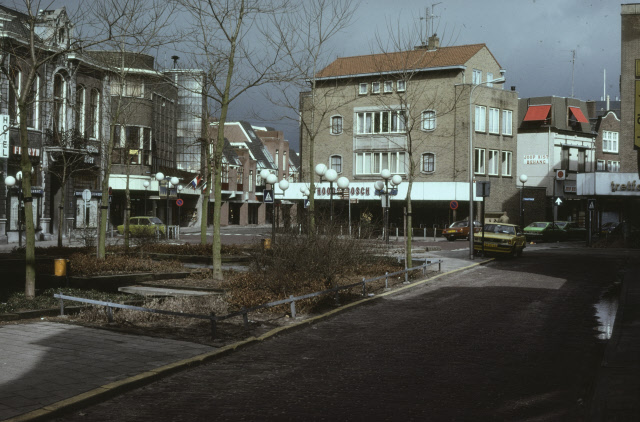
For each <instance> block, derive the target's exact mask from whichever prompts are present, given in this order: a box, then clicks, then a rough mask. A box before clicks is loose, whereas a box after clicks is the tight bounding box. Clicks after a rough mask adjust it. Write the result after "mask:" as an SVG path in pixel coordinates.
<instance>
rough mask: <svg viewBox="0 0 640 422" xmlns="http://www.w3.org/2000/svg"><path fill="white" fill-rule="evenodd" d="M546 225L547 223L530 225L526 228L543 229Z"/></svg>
mask: <svg viewBox="0 0 640 422" xmlns="http://www.w3.org/2000/svg"><path fill="white" fill-rule="evenodd" d="M548 225H549V223H531V224H529V225H528V226H527V227H530V228H536V229H544V228H545V227H547V226H548Z"/></svg>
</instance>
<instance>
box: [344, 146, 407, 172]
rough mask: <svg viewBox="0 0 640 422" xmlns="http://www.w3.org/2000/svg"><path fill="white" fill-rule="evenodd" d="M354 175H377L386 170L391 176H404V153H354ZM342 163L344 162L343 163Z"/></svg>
mask: <svg viewBox="0 0 640 422" xmlns="http://www.w3.org/2000/svg"><path fill="white" fill-rule="evenodd" d="M354 155H355V162H356V168H355V174H356V175H358V176H359V175H379V174H380V171H381V170H383V169H385V168H387V169H388V170H389V171H390V172H391V174H400V175H404V174H406V163H405V158H406V153H405V152H404V151H376V152H356V153H354ZM343 163H344V161H343Z"/></svg>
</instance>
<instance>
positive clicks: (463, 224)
mask: <svg viewBox="0 0 640 422" xmlns="http://www.w3.org/2000/svg"><path fill="white" fill-rule="evenodd" d="M467 226H468V224H467V222H466V221H456V222H454V223H453V224H451V225H450V226H449V228H452V229H454V228H458V227H467Z"/></svg>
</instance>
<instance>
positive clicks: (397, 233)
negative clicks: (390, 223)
mask: <svg viewBox="0 0 640 422" xmlns="http://www.w3.org/2000/svg"><path fill="white" fill-rule="evenodd" d="M399 232H400V229H399V228H398V227H396V242H397V241H398V236H399Z"/></svg>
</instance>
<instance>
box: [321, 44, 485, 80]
mask: <svg viewBox="0 0 640 422" xmlns="http://www.w3.org/2000/svg"><path fill="white" fill-rule="evenodd" d="M486 47H487V46H486V45H485V44H469V45H461V46H455V47H442V48H438V49H436V50H426V49H416V50H411V51H400V52H396V53H383V54H370V55H367V56H353V57H341V58H338V59H336V60H335V61H334V62H333V63H331V64H329V65H328V66H327V67H325V68H324V69H322V70H321V71H320V72H318V73H317V74H316V77H317V78H337V77H345V76H355V75H366V74H377V73H393V72H399V71H415V70H420V69H425V70H427V69H433V68H443V67H452V66H464V65H465V63H467V62H468V61H469V59H471V58H472V57H473V56H474V55H475V54H476V53H478V52H479V51H480V50H481V49H483V48H486ZM487 51H488V49H487ZM494 59H495V57H494ZM496 62H497V60H496Z"/></svg>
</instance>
